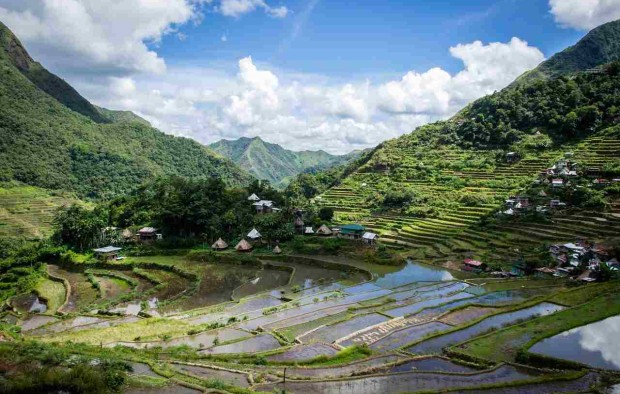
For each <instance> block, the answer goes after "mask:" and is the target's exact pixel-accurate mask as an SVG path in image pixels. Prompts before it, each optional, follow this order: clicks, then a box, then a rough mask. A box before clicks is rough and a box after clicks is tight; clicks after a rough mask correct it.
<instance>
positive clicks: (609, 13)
mask: <svg viewBox="0 0 620 394" xmlns="http://www.w3.org/2000/svg"><path fill="white" fill-rule="evenodd" d="M549 7H550V8H551V10H550V12H551V13H552V14H553V16H554V17H555V21H556V22H557V23H559V24H560V25H562V26H564V27H571V28H575V29H579V30H590V29H593V28H595V27H597V26H599V25H602V24H603V23H606V22H611V21H615V20H617V19H620V0H549Z"/></svg>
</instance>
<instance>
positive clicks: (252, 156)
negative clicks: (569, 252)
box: [210, 137, 361, 186]
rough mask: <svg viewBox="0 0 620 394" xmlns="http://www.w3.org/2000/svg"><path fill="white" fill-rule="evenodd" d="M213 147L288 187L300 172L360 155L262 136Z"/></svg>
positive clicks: (331, 164)
mask: <svg viewBox="0 0 620 394" xmlns="http://www.w3.org/2000/svg"><path fill="white" fill-rule="evenodd" d="M210 148H211V149H213V150H214V151H216V152H218V153H220V154H221V155H222V156H225V157H227V158H230V159H231V160H232V161H234V162H235V163H237V164H238V165H239V166H240V167H241V168H242V169H244V170H246V171H248V172H250V173H251V174H252V175H254V176H255V177H256V178H258V179H266V180H268V181H270V182H271V183H272V184H273V185H275V186H286V185H287V184H288V183H289V182H290V180H291V178H292V177H294V176H295V175H297V174H299V173H303V172H307V171H310V172H314V171H319V170H323V169H326V168H329V167H333V166H337V165H340V164H342V163H345V162H348V161H350V160H352V159H354V158H356V157H358V156H359V155H360V154H361V152H351V153H349V154H347V155H341V156H336V155H330V154H329V153H327V152H325V151H321V150H319V151H308V150H306V151H299V152H296V151H291V150H287V149H284V148H282V147H281V146H280V145H277V144H271V143H268V142H265V141H263V140H262V139H261V138H260V137H255V138H245V137H243V138H239V139H238V140H234V141H230V140H221V141H218V142H216V143H214V144H211V145H210Z"/></svg>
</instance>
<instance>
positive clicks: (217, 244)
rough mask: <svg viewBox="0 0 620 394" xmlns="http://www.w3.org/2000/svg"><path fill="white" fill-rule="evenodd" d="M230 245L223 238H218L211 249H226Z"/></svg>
mask: <svg viewBox="0 0 620 394" xmlns="http://www.w3.org/2000/svg"><path fill="white" fill-rule="evenodd" d="M227 247H228V244H227V243H226V242H224V240H223V239H222V238H218V239H217V241H215V243H214V244H213V245H211V249H213V250H224V249H226V248H227Z"/></svg>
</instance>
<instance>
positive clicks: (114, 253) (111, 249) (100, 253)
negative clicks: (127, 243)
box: [93, 246, 122, 260]
mask: <svg viewBox="0 0 620 394" xmlns="http://www.w3.org/2000/svg"><path fill="white" fill-rule="evenodd" d="M121 249H122V248H117V247H116V246H106V247H104V248H98V249H93V252H95V255H96V256H97V257H98V258H99V259H101V260H114V259H116V258H117V257H118V252H120V250H121Z"/></svg>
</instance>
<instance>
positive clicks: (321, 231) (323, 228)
mask: <svg viewBox="0 0 620 394" xmlns="http://www.w3.org/2000/svg"><path fill="white" fill-rule="evenodd" d="M316 233H317V234H318V235H332V234H333V231H332V230H330V229H329V227H327V226H326V225H324V224H322V225H321V227H319V229H318V230H316Z"/></svg>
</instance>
